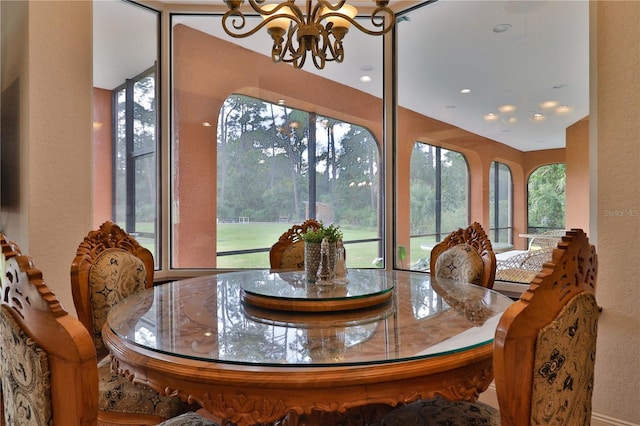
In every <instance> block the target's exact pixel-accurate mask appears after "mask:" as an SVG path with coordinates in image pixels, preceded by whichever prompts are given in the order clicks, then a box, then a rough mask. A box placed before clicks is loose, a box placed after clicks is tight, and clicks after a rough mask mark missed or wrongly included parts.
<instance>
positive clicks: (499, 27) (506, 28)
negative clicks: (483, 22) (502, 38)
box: [491, 24, 511, 34]
mask: <svg viewBox="0 0 640 426" xmlns="http://www.w3.org/2000/svg"><path fill="white" fill-rule="evenodd" d="M510 29H511V25H509V24H498V25H496V26H495V27H493V28H492V29H491V31H493V32H494V33H496V34H500V33H504V32H507V31H509V30H510Z"/></svg>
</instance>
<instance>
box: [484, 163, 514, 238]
mask: <svg viewBox="0 0 640 426" xmlns="http://www.w3.org/2000/svg"><path fill="white" fill-rule="evenodd" d="M489 223H490V228H489V232H490V236H489V238H490V239H491V243H492V245H493V248H494V249H498V248H506V247H510V246H512V245H513V181H512V179H511V170H510V169H509V166H507V165H506V164H502V163H498V162H496V161H494V162H492V163H491V169H490V170H489Z"/></svg>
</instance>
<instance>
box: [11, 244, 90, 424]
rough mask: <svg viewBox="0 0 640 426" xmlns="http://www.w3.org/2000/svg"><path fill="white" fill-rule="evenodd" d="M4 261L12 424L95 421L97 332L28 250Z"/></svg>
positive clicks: (86, 422) (83, 422)
mask: <svg viewBox="0 0 640 426" xmlns="http://www.w3.org/2000/svg"><path fill="white" fill-rule="evenodd" d="M5 243H6V240H5V241H3V249H4V248H5V245H4V244H5ZM3 263H4V264H5V265H4V268H3V273H4V277H6V278H7V281H6V283H5V285H4V288H3V297H2V303H1V305H0V340H1V343H0V364H1V365H2V370H3V376H2V382H3V390H4V396H5V399H4V404H3V405H4V411H5V413H4V414H5V417H4V418H5V420H6V424H8V425H27V424H28V425H54V426H57V425H60V426H63V425H64V426H67V425H68V426H74V425H95V424H96V422H97V414H98V371H97V369H96V350H95V348H94V346H93V342H92V340H91V336H89V333H88V332H87V330H86V329H85V328H84V326H83V325H82V324H81V323H80V322H79V321H78V320H77V319H75V318H74V317H72V316H70V315H68V314H67V312H66V311H65V310H64V309H63V308H62V306H61V305H60V303H59V302H58V300H57V299H56V297H55V295H54V294H53V293H51V291H50V290H49V288H48V287H47V286H46V285H45V283H44V282H43V280H42V273H41V272H40V271H39V270H37V269H36V268H34V267H33V264H32V262H31V259H30V258H29V257H28V256H23V255H19V254H18V255H15V256H13V257H11V258H9V259H7V260H6V261H5V262H3Z"/></svg>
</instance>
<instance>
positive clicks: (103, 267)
mask: <svg viewBox="0 0 640 426" xmlns="http://www.w3.org/2000/svg"><path fill="white" fill-rule="evenodd" d="M153 273H154V262H153V255H152V254H151V252H150V251H149V250H148V249H146V248H144V247H142V246H140V244H139V243H138V242H137V241H136V240H135V239H134V238H133V237H131V236H130V235H129V234H128V233H126V232H125V231H124V230H123V229H121V228H120V227H119V226H118V225H116V224H114V223H112V222H105V223H104V224H102V225H101V226H100V228H99V229H98V230H95V231H90V232H89V234H88V235H87V236H86V237H85V238H84V241H83V242H82V243H80V245H79V246H78V249H77V252H76V257H75V259H74V260H73V263H72V265H71V285H72V287H71V288H72V294H73V301H74V304H75V307H76V311H77V313H78V319H80V321H81V322H82V323H83V324H84V325H85V327H86V328H87V330H89V333H90V334H91V336H92V338H93V342H94V345H95V348H96V352H97V355H98V360H99V361H98V373H99V374H98V376H99V385H100V386H99V399H98V408H99V419H100V421H104V422H107V424H109V423H115V424H118V423H124V424H144V425H156V424H158V423H160V422H161V421H163V420H166V419H169V418H173V417H176V416H178V415H180V414H182V413H184V412H187V411H189V410H190V409H191V408H192V407H191V405H189V404H186V403H185V402H183V401H182V400H181V399H180V398H179V397H176V396H166V395H163V394H161V393H160V392H157V391H155V390H154V389H152V388H151V387H149V386H146V385H144V384H138V383H136V384H134V383H132V382H131V381H130V380H129V379H127V378H126V377H123V376H121V375H119V374H115V373H112V372H111V365H110V359H109V351H108V348H107V347H106V345H105V344H104V342H103V340H102V328H103V326H104V324H105V322H106V320H107V316H108V315H109V312H110V311H111V308H112V307H113V306H114V305H115V304H117V303H118V302H120V301H121V300H123V299H124V298H126V297H128V296H130V295H132V294H134V293H137V292H140V291H143V290H144V289H146V288H149V287H151V286H152V285H153Z"/></svg>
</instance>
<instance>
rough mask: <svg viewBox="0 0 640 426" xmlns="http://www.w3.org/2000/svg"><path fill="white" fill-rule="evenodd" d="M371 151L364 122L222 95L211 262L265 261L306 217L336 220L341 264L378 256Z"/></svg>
mask: <svg viewBox="0 0 640 426" xmlns="http://www.w3.org/2000/svg"><path fill="white" fill-rule="evenodd" d="M379 157H380V153H379V148H378V143H377V141H376V140H375V139H374V137H373V135H372V134H371V132H369V130H367V129H365V128H364V127H361V126H357V125H354V124H352V123H348V122H344V121H342V120H339V119H336V118H332V117H326V116H321V115H319V114H317V113H315V112H308V111H303V110H300V109H294V108H290V107H287V106H284V105H278V104H274V103H269V102H266V101H263V100H260V99H256V98H252V97H249V96H244V95H237V94H236V95H232V96H230V97H229V98H227V99H226V101H225V102H224V104H223V107H222V109H221V110H220V113H219V116H218V129H217V165H218V167H217V182H218V183H217V203H216V205H217V220H218V224H217V267H218V268H241V267H268V266H269V263H268V256H266V255H265V253H264V252H265V251H268V249H269V247H270V246H271V245H272V244H273V243H274V242H275V241H277V239H278V237H279V236H280V234H282V233H283V232H284V231H285V230H287V229H288V228H289V227H290V226H291V225H293V224H295V223H301V222H303V221H304V220H305V219H307V218H314V219H317V220H320V221H322V222H324V223H325V224H327V225H328V224H330V223H335V224H336V225H339V226H340V228H341V230H342V231H343V234H344V242H345V245H346V246H347V250H348V253H349V260H348V265H349V267H369V268H370V267H372V261H373V260H374V259H376V258H379V257H381V251H380V247H379V246H380V244H379V242H380V235H381V226H380V222H379V216H380V215H379V210H380V208H379V207H380V193H381V190H380V175H379V172H380V168H379ZM242 235H246V236H247V237H246V238H244V237H242Z"/></svg>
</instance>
